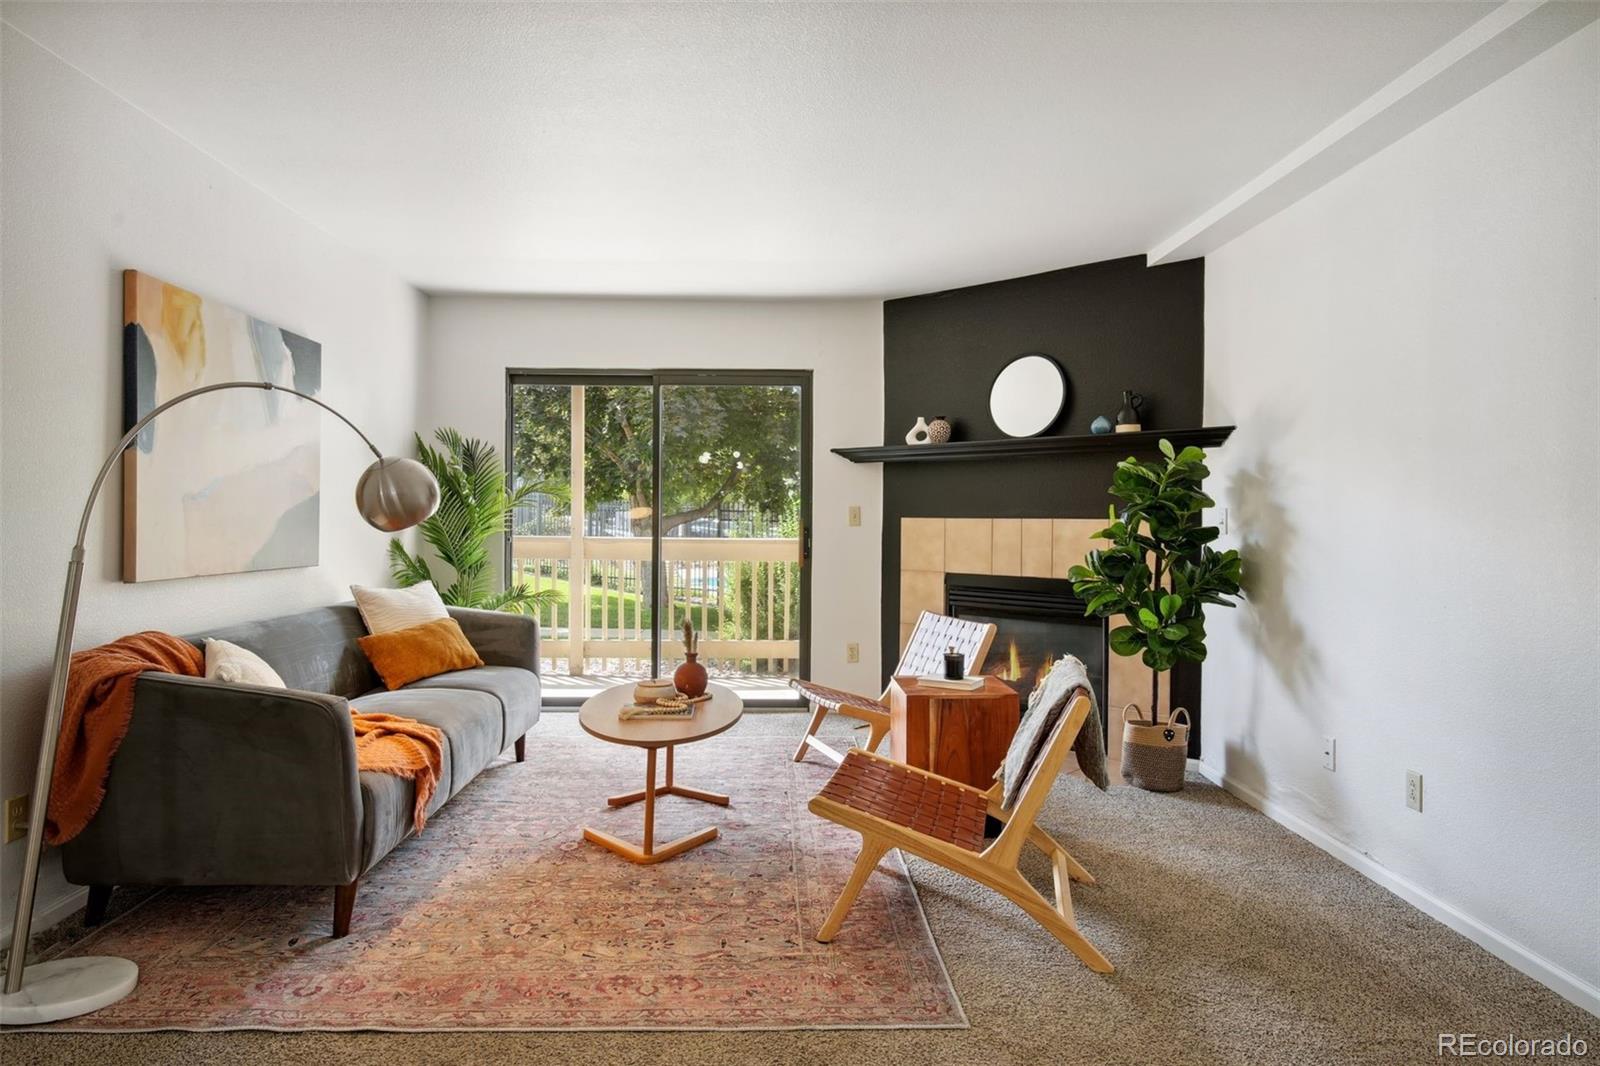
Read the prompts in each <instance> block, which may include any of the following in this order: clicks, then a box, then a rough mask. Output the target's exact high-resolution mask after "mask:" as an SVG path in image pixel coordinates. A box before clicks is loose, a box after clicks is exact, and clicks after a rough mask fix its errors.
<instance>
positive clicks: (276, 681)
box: [206, 638, 288, 688]
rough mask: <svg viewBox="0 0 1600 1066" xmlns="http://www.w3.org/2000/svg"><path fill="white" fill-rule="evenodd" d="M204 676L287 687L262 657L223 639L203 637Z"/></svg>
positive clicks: (241, 682) (215, 679) (234, 681)
mask: <svg viewBox="0 0 1600 1066" xmlns="http://www.w3.org/2000/svg"><path fill="white" fill-rule="evenodd" d="M206 677H208V678H211V679H212V680H214V681H222V682H225V683H227V684H229V685H260V686H262V687H264V688H288V686H287V685H285V684H284V683H283V678H281V677H279V676H278V671H276V670H274V669H273V668H272V667H270V666H268V665H267V661H266V660H265V659H263V658H262V657H261V656H259V655H257V654H256V653H255V652H253V651H251V650H250V649H249V648H241V647H239V645H237V644H234V643H232V642H231V641H226V640H211V639H209V638H208V639H207V640H206Z"/></svg>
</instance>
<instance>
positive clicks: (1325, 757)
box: [1322, 737, 1339, 770]
mask: <svg viewBox="0 0 1600 1066" xmlns="http://www.w3.org/2000/svg"><path fill="white" fill-rule="evenodd" d="M1338 743H1339V742H1338V741H1336V740H1334V739H1333V738H1332V737H1323V738H1322V768H1323V769H1324V770H1332V769H1333V768H1334V765H1333V760H1334V755H1335V749H1336V748H1337V747H1338Z"/></svg>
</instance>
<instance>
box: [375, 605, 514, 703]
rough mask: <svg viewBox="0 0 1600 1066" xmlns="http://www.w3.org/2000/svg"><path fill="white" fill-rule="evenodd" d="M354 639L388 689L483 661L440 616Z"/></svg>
mask: <svg viewBox="0 0 1600 1066" xmlns="http://www.w3.org/2000/svg"><path fill="white" fill-rule="evenodd" d="M356 640H357V642H358V643H359V644H360V645H361V650H362V651H364V652H366V654H367V658H368V659H369V660H371V662H372V668H373V669H374V670H376V671H378V676H379V677H381V678H383V683H384V684H385V685H386V686H388V688H389V691H391V692H393V691H394V690H395V689H397V688H403V687H405V686H406V685H409V684H411V682H413V681H421V680H422V679H423V678H425V677H432V676H433V675H434V674H443V673H448V672H449V671H451V670H467V669H470V668H471V667H474V666H482V665H483V660H482V659H480V658H478V653H477V652H476V651H474V650H473V648H472V645H471V644H470V643H469V642H468V641H467V635H466V634H465V633H463V632H461V626H460V624H459V623H457V622H456V620H455V619H454V618H440V619H437V620H435V621H432V622H424V623H422V624H421V625H418V626H407V627H406V628H405V629H395V630H391V631H389V632H388V633H374V634H373V635H372V636H370V637H357V638H356Z"/></svg>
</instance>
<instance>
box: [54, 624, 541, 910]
mask: <svg viewBox="0 0 1600 1066" xmlns="http://www.w3.org/2000/svg"><path fill="white" fill-rule="evenodd" d="M450 615H451V617H453V618H455V619H456V621H457V622H459V623H460V624H461V628H462V630H463V631H464V632H465V633H466V635H467V639H468V640H469V641H471V642H472V646H473V647H474V648H475V649H477V652H478V656H479V657H480V658H481V659H483V661H484V663H485V665H484V666H481V667H478V668H477V669H473V670H459V671H455V672H452V673H448V674H440V675H438V676H436V677H430V678H426V679H424V680H422V681H418V682H416V683H415V684H412V685H409V686H407V687H405V688H403V689H399V690H397V691H394V692H389V691H387V690H386V689H384V688H383V687H382V685H381V682H380V681H379V680H378V678H377V675H376V674H375V673H374V672H373V670H372V667H371V665H370V664H369V663H368V662H367V658H366V656H365V655H363V654H362V652H361V648H360V647H359V646H358V645H357V644H356V638H358V637H362V636H365V635H366V627H365V626H364V625H362V622H361V617H360V615H359V614H358V613H357V612H356V608H355V606H354V605H353V604H342V605H339V606H335V607H322V608H317V609H315V610H311V611H305V612H302V613H299V614H293V615H286V616H284V617H281V618H272V619H268V620H266V621H261V622H251V623H248V624H245V625H240V626H234V627H232V628H228V629H220V630H215V631H212V632H209V633H205V634H201V635H197V636H195V637H191V638H189V639H191V640H193V641H194V642H195V643H196V644H198V643H200V640H201V638H202V637H217V638H221V639H223V640H229V641H232V642H234V643H235V644H239V645H242V646H243V647H246V648H249V649H250V650H251V651H253V652H255V653H256V654H257V655H260V656H261V657H262V658H263V659H265V660H266V661H267V662H268V663H269V664H270V665H271V666H272V668H273V669H274V670H276V671H277V672H278V674H279V675H280V676H281V677H282V678H283V680H284V681H285V683H286V684H287V685H288V686H289V687H288V689H286V690H285V689H273V688H257V687H254V686H248V685H226V684H222V683H221V682H217V681H207V680H205V679H204V678H196V677H179V676H176V675H173V674H160V673H149V674H144V675H142V676H141V677H140V678H139V680H138V682H137V684H136V687H135V689H134V706H133V722H132V725H131V726H130V727H129V729H128V735H127V737H126V738H125V739H124V740H123V742H122V746H121V747H120V748H119V749H118V750H117V754H116V758H115V759H114V760H113V761H112V764H111V773H110V776H109V778H108V780H107V784H106V796H105V801H104V803H102V805H101V807H100V810H99V812H98V813H97V814H96V815H95V817H94V819H93V820H92V821H90V823H89V825H88V827H87V828H85V829H84V831H83V832H82V833H80V834H79V835H78V836H77V837H75V838H73V839H72V840H70V841H68V842H67V843H66V844H65V845H63V847H62V865H63V869H64V870H65V872H66V876H67V879H68V880H69V881H71V882H73V883H74V884H80V885H88V886H89V908H88V915H87V920H88V922H89V924H91V925H92V924H96V923H97V922H99V921H100V920H101V919H102V918H103V917H104V914H105V908H106V904H107V902H108V901H109V899H110V896H111V890H112V888H113V887H114V886H116V885H328V886H330V887H332V888H334V889H335V892H334V919H333V935H334V936H336V937H338V936H344V935H345V934H346V933H348V932H349V929H350V916H351V913H352V910H353V907H354V905H355V898H356V888H357V885H358V883H359V882H360V879H361V877H362V875H363V874H365V873H366V872H367V871H368V870H370V869H372V867H373V866H374V865H376V864H377V863H378V861H379V860H381V859H382V858H383V857H384V856H385V855H387V854H388V853H389V852H390V851H392V850H393V849H394V847H395V845H397V844H399V843H400V842H401V841H402V840H404V839H405V838H406V837H408V836H410V835H411V832H412V805H413V800H414V797H415V795H416V792H415V786H414V785H413V784H412V782H410V781H407V780H404V779H402V778H399V777H395V776H394V775H392V774H381V773H358V772H357V770H356V752H355V737H354V733H353V731H352V730H351V727H350V711H349V709H350V708H351V707H355V708H358V709H365V710H368V711H378V712H384V713H388V714H398V715H404V716H406V717H408V718H415V719H417V720H418V721H422V722H427V723H428V724H429V725H434V726H438V727H439V729H440V730H442V731H443V733H444V736H445V746H444V766H443V772H442V773H441V775H440V780H439V787H438V790H437V791H436V792H435V794H434V797H433V799H432V800H431V801H430V805H429V808H428V811H429V814H432V813H433V812H434V811H436V810H438V809H439V808H440V807H442V806H443V805H444V804H445V803H446V802H448V801H449V799H450V797H452V796H454V795H455V794H456V793H457V792H460V791H461V789H462V788H463V787H465V785H466V784H467V782H469V781H471V780H472V779H473V778H474V777H476V776H477V774H478V773H479V771H481V770H482V769H483V768H484V767H486V766H488V765H489V763H490V762H492V761H493V760H494V759H495V758H496V757H497V756H498V755H499V754H500V753H501V752H503V751H504V750H505V749H506V748H507V747H511V746H514V747H515V748H516V757H517V761H518V762H521V761H522V759H523V752H524V747H523V745H524V734H526V733H527V731H528V730H529V729H530V728H532V726H533V724H534V722H535V721H537V720H538V718H539V699H540V696H539V626H538V623H537V622H536V621H535V620H533V619H531V618H526V617H523V616H520V615H512V614H504V613H498V612H494V611H476V610H467V609H462V608H451V609H450Z"/></svg>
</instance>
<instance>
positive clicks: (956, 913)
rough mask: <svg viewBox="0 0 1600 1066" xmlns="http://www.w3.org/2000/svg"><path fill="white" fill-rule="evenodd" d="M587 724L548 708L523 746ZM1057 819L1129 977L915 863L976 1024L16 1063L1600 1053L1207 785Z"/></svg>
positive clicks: (29, 1040)
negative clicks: (1584, 1047)
mask: <svg viewBox="0 0 1600 1066" xmlns="http://www.w3.org/2000/svg"><path fill="white" fill-rule="evenodd" d="M738 729H739V730H740V731H741V732H749V733H756V732H768V731H770V732H778V733H784V734H788V735H797V734H798V732H799V730H800V729H801V721H800V719H799V716H797V715H748V716H746V718H745V720H744V721H743V722H742V723H740V725H739V727H738ZM576 730H577V723H576V721H574V720H573V718H572V716H569V715H558V714H550V715H547V716H546V717H545V718H544V719H543V720H542V721H541V722H540V724H539V726H538V727H537V729H536V730H535V732H534V734H533V735H532V736H531V737H530V739H529V743H530V744H534V743H537V742H538V740H539V738H540V736H541V735H543V734H547V733H548V734H564V733H572V732H575V731H576ZM729 735H730V736H732V735H733V734H729ZM1041 822H1042V824H1043V825H1044V826H1045V827H1046V828H1047V829H1048V830H1049V831H1050V832H1051V833H1053V834H1055V835H1056V836H1057V837H1058V838H1059V839H1061V840H1062V841H1063V842H1065V843H1066V844H1067V845H1068V847H1070V848H1072V850H1073V851H1074V853H1075V854H1076V855H1077V856H1078V857H1079V858H1080V859H1082V860H1083V862H1084V863H1085V865H1087V866H1088V867H1089V869H1090V870H1092V871H1093V872H1094V873H1095V874H1096V876H1097V877H1098V878H1099V879H1100V883H1099V884H1098V885H1096V886H1091V887H1086V888H1079V890H1078V891H1077V892H1076V893H1075V894H1074V899H1075V902H1076V906H1077V914H1078V918H1079V921H1080V922H1081V923H1082V925H1083V927H1084V930H1085V932H1086V933H1087V935H1088V936H1089V937H1090V938H1091V939H1092V940H1094V942H1095V943H1096V944H1097V945H1099V946H1100V948H1101V949H1102V950H1103V951H1105V953H1106V954H1107V955H1108V956H1109V957H1110V958H1111V960H1112V961H1113V962H1114V963H1115V964H1116V965H1117V967H1118V970H1117V973H1115V974H1113V975H1111V976H1109V977H1101V976H1097V975H1095V974H1092V973H1090V972H1089V971H1087V970H1085V969H1083V968H1082V967H1081V966H1079V965H1078V964H1077V962H1076V961H1075V960H1074V959H1072V957H1071V956H1070V955H1068V954H1067V952H1066V951H1065V950H1063V949H1062V948H1061V947H1060V946H1059V945H1057V944H1056V943H1055V941H1053V940H1052V939H1050V938H1049V937H1048V936H1046V935H1045V934H1044V933H1043V932H1041V931H1040V930H1039V929H1038V928H1037V927H1035V926H1034V925H1033V924H1032V923H1031V922H1029V921H1028V920H1027V919H1026V918H1024V917H1023V916H1022V915H1021V913H1020V912H1018V911H1016V910H1015V909H1014V908H1012V907H1011V906H1010V905H1009V904H1006V903H1004V902H1003V901H1000V900H999V899H998V898H997V897H995V896H994V895H993V894H992V893H989V892H987V891H985V890H983V889H981V888H978V887H976V886H974V885H971V884H969V883H966V882H963V881H961V880H960V879H958V878H954V877H952V876H950V875H948V874H946V873H944V872H943V871H940V870H936V869H934V868H932V867H930V866H928V865H926V864H924V863H921V862H918V861H917V860H914V859H913V860H911V861H910V864H909V865H910V868H911V872H912V876H913V878H914V880H915V881H916V883H917V885H918V889H919V893H920V895H921V898H922V903H923V906H924V909H925V910H926V912H927V915H928V920H929V923H930V925H931V926H932V928H933V932H934V936H935V938H936V939H937V941H938V943H939V946H940V948H941V950H942V953H943V956H944V960H945V963H946V965H947V967H948V969H949V972H950V976H951V979H952V981H953V982H954V985H955V988H956V991H957V992H958V993H959V995H960V997H961V1001H962V1004H963V1006H964V1007H965V1008H966V1014H967V1017H968V1019H969V1021H970V1023H971V1028H970V1029H964V1030H875V1031H858V1032H798V1031H792V1032H762V1033H588V1032H586V1033H487V1034H478V1033H431V1034H386V1033H306V1034H280V1033H260V1032H254V1033H223V1034H190V1033H154V1034H146V1035H118V1036H96V1035H78V1034H5V1035H0V1061H4V1063H5V1064H6V1066H24V1064H31V1063H65V1062H106V1063H120V1062H130V1063H131V1062H139V1063H172V1064H181V1066H192V1064H194V1063H199V1062H204V1063H236V1062H237V1063H245V1062H252V1063H253V1062H274V1063H278V1062H281V1063H317V1064H326V1063H328V1062H333V1061H337V1062H340V1063H351V1062H376V1061H383V1060H389V1061H393V1062H406V1063H411V1062H427V1063H435V1062H437V1063H445V1062H475V1063H524V1062H583V1063H584V1064H585V1066H604V1064H611V1063H617V1064H623V1063H626V1064H642V1063H670V1064H674V1066H687V1064H699V1063H707V1064H722V1063H745V1062H749V1063H766V1062H786V1063H818V1064H822V1063H828V1064H837V1063H854V1062H873V1063H883V1062H889V1063H905V1064H908V1066H909V1064H912V1063H923V1062H928V1063H951V1064H955V1063H961V1064H964V1066H965V1064H972V1063H984V1064H991V1063H993V1064H1017V1066H1022V1064H1028V1066H1036V1064H1048V1063H1095V1064H1107V1066H1114V1064H1121V1063H1127V1064H1129V1066H1134V1064H1139V1066H1144V1064H1149V1066H1167V1064H1180V1063H1181V1064H1191V1063H1192V1064H1196V1066H1202V1064H1213V1063H1263V1064H1279V1063H1285V1064H1288V1063H1308V1064H1317V1063H1329V1064H1333V1063H1371V1064H1382V1066H1390V1064H1396V1063H1424V1062H1437V1061H1439V1060H1438V1058H1437V1057H1436V1055H1435V1051H1434V1048H1435V1041H1436V1038H1437V1034H1438V1033H1439V1032H1441V1031H1472V1032H1478V1033H1507V1032H1514V1033H1516V1034H1518V1035H1521V1036H1545V1035H1550V1036H1558V1035H1560V1034H1562V1033H1565V1032H1572V1033H1574V1034H1576V1035H1581V1036H1583V1037H1584V1038H1585V1039H1586V1040H1588V1042H1589V1046H1590V1048H1591V1050H1590V1056H1591V1058H1592V1057H1594V1056H1595V1055H1596V1054H1597V1052H1596V1050H1595V1049H1596V1048H1597V1047H1600V1020H1597V1019H1595V1018H1594V1017H1592V1016H1591V1015H1588V1014H1586V1013H1584V1012H1583V1011H1581V1010H1579V1009H1578V1008H1576V1007H1574V1006H1572V1005H1570V1004H1568V1003H1566V1002H1565V1001H1564V1000H1562V999H1560V998H1559V997H1558V996H1556V995H1555V994H1554V993H1552V992H1549V991H1548V990H1546V989H1544V988H1542V987H1541V986H1539V985H1538V984H1536V983H1535V982H1533V981H1531V980H1530V979H1528V978H1525V977H1523V976H1522V975H1520V974H1518V973H1517V972H1516V971H1514V970H1512V969H1511V968H1510V967H1509V966H1506V965H1505V964H1503V963H1501V962H1500V961H1498V960H1497V959H1495V958H1493V957H1492V956H1490V955H1489V954H1487V953H1486V952H1484V951H1483V950H1481V949H1479V948H1478V947H1476V946H1475V945H1473V944H1471V943H1469V942H1467V941H1466V940H1464V939H1463V938H1461V937H1460V936H1458V935H1456V934H1455V933H1453V932H1451V931H1450V930H1448V929H1446V928H1445V927H1443V926H1441V925H1439V924H1438V923H1437V922H1435V921H1433V920H1432V919H1430V918H1428V917H1426V916H1425V915H1423V914H1421V913H1420V912H1418V911H1416V910H1415V909H1413V908H1412V907H1410V906H1409V905H1407V904H1405V903H1403V902H1401V901H1400V900H1398V899H1396V898H1395V897H1394V896H1392V895H1390V894H1389V893H1387V892H1386V891H1384V890H1383V889H1381V888H1378V887H1377V886H1375V885H1373V884H1371V883H1370V882H1368V881H1366V880H1365V879H1364V878H1362V877H1360V876H1359V875H1358V874H1356V873H1354V872H1353V871H1351V870H1349V869H1348V868H1346V867H1345V866H1343V865H1342V864H1340V863H1338V862H1337V861H1336V860H1334V859H1332V858H1331V857H1329V856H1327V855H1325V854H1323V853H1322V852H1321V851H1318V850H1317V849H1316V848H1314V847H1312V846H1311V845H1310V844H1307V843H1305V842H1304V841H1302V840H1300V839H1299V838H1297V837H1295V836H1293V835H1292V834H1290V833H1288V832H1287V831H1285V830H1283V829H1281V828H1279V827H1278V826H1276V825H1275V824H1273V823H1272V822H1271V821H1269V820H1267V819H1266V818H1264V817H1263V816H1261V815H1260V814H1258V813H1256V812H1255V811H1252V810H1250V809H1249V808H1247V807H1244V806H1243V805H1242V804H1240V803H1238V802H1237V801H1235V800H1234V799H1233V798H1232V797H1230V796H1228V795H1227V794H1225V793H1223V792H1221V791H1220V790H1218V789H1216V788H1213V787H1211V786H1209V785H1206V784H1204V783H1200V782H1192V783H1191V786H1190V787H1189V788H1188V789H1187V790H1186V791H1184V792H1182V793H1179V794H1176V795H1169V796H1158V795H1153V794H1148V793H1143V792H1138V791H1136V790H1132V789H1127V788H1122V787H1115V788H1113V789H1112V791H1111V792H1110V793H1109V794H1106V795H1102V794H1100V793H1097V792H1095V791H1094V790H1093V789H1092V788H1090V787H1088V786H1087V785H1086V784H1084V783H1083V782H1081V781H1077V780H1066V781H1063V782H1062V783H1061V784H1060V785H1059V786H1058V788H1057V790H1056V793H1055V795H1054V796H1053V797H1052V803H1051V805H1050V807H1049V809H1048V810H1047V811H1046V813H1045V814H1044V816H1043V817H1042V819H1041ZM1028 862H1029V865H1028V867H1027V871H1028V872H1029V874H1030V875H1031V876H1032V877H1033V878H1034V879H1035V881H1036V883H1038V884H1040V885H1041V886H1044V885H1047V884H1048V877H1049V871H1048V870H1047V869H1046V867H1045V864H1044V863H1043V861H1041V860H1039V859H1038V857H1037V856H1034V855H1032V854H1031V853H1030V855H1029V858H1028ZM847 930H848V927H847ZM1480 1061H1493V1060H1488V1059H1486V1060H1480ZM1521 1061H1527V1060H1521Z"/></svg>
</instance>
